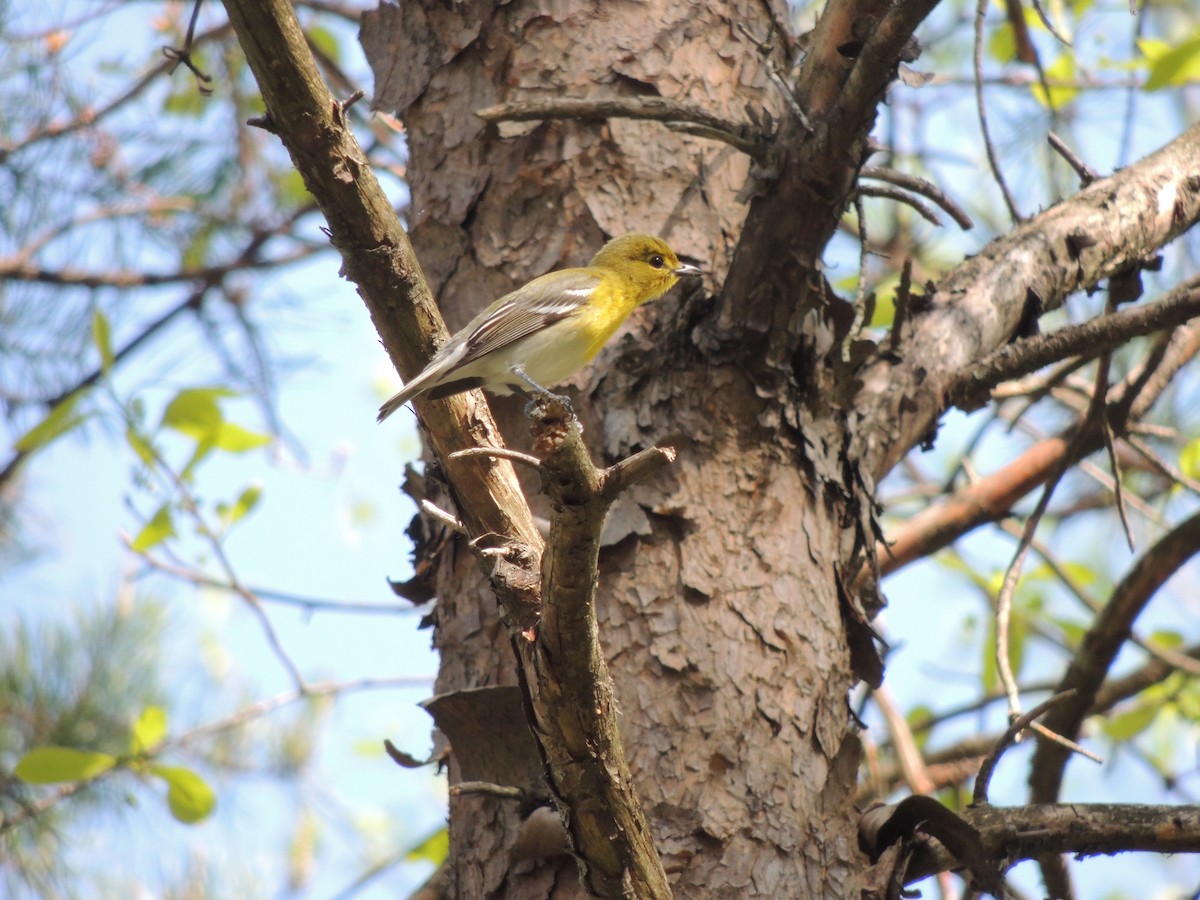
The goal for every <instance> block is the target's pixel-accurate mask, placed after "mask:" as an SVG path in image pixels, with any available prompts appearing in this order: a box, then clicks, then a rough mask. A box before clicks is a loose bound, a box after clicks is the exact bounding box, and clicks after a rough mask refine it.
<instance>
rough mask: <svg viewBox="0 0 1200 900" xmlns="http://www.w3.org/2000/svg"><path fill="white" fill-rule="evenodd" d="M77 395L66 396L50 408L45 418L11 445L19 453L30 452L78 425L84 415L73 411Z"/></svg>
mask: <svg viewBox="0 0 1200 900" xmlns="http://www.w3.org/2000/svg"><path fill="white" fill-rule="evenodd" d="M77 397H78V395H76V396H73V397H68V398H67V399H66V400H64V401H63V402H62V403H60V404H58V405H57V406H56V407H54V409H52V410H50V414H49V415H48V416H46V418H44V419H42V421H40V422H38V423H37V424H36V425H34V426H33V427H32V428H30V429H29V430H28V431H27V432H25V433H24V434H23V435H21V436H20V437H19V438H17V442H16V444H14V445H13V446H14V447H15V448H16V449H17V450H18V451H19V452H21V453H32V452H33V451H34V450H40V449H41V448H42V447H45V446H46V445H47V444H49V443H50V442H51V441H53V440H54V439H55V438H58V437H61V436H62V435H64V434H66V433H67V432H68V431H70V430H71V429H73V428H75V427H76V426H77V425H79V423H80V422H82V421H83V420H84V418H85V416H82V415H79V414H77V413H76V412H75V401H76V399H77Z"/></svg>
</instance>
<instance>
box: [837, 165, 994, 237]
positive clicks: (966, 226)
mask: <svg viewBox="0 0 1200 900" xmlns="http://www.w3.org/2000/svg"><path fill="white" fill-rule="evenodd" d="M858 174H859V176H860V177H862V178H874V179H876V180H877V181H886V182H887V183H888V184H894V185H896V187H901V188H905V189H906V190H910V191H912V192H913V193H914V194H920V195H921V196H922V197H928V198H929V199H930V200H932V201H933V202H934V203H936V204H937V205H938V206H940V207H941V208H942V209H943V210H945V212H946V214H947V215H948V216H950V218H952V219H953V220H954V221H955V222H956V223H957V224H958V226H959V227H960V228H962V230H963V231H970V230H971V229H972V228H974V227H975V223H974V222H973V221H971V217H970V216H968V215H967V214H966V212H965V211H964V210H963V208H962V207H961V206H959V205H958V204H957V203H955V202H954V201H953V200H951V199H950V197H949V196H947V195H946V193H945V191H943V190H942V189H941V188H939V187H938V186H937V185H935V184H933V183H932V182H929V181H926V180H925V179H924V178H918V177H917V176H916V175H908V174H905V173H904V172H897V171H896V170H895V169H889V168H887V167H886V166H863V167H862V168H861V169H859V170H858Z"/></svg>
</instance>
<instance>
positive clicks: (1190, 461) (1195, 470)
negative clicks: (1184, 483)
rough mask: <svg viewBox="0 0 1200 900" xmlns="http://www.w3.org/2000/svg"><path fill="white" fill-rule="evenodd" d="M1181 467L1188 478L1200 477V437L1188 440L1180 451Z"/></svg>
mask: <svg viewBox="0 0 1200 900" xmlns="http://www.w3.org/2000/svg"><path fill="white" fill-rule="evenodd" d="M1179 468H1180V471H1182V472H1183V474H1184V475H1186V476H1187V477H1188V478H1191V479H1196V478H1200V438H1197V439H1196V440H1194V441H1188V442H1187V444H1186V445H1184V448H1183V449H1182V450H1181V451H1180V452H1179Z"/></svg>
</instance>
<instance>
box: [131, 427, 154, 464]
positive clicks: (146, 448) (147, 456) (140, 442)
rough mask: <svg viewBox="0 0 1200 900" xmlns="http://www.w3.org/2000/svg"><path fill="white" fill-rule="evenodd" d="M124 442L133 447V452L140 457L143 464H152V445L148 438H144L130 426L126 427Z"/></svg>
mask: <svg viewBox="0 0 1200 900" xmlns="http://www.w3.org/2000/svg"><path fill="white" fill-rule="evenodd" d="M125 443H127V444H128V445H129V446H130V447H132V448H133V452H134V453H136V454H137V457H138V459H140V460H141V461H142V462H143V463H144V464H145V465H147V466H152V465H154V460H155V453H154V447H153V445H152V444H151V443H150V442H149V441H148V440H146V438H144V437H142V436H141V435H140V434H139V433H138V432H136V431H134V430H133V429H132V428H126V429H125Z"/></svg>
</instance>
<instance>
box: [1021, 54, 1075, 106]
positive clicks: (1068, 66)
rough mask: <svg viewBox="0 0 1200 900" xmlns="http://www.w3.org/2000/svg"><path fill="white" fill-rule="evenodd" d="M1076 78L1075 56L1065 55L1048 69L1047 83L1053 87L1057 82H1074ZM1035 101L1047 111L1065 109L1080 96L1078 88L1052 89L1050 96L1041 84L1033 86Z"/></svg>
mask: <svg viewBox="0 0 1200 900" xmlns="http://www.w3.org/2000/svg"><path fill="white" fill-rule="evenodd" d="M1075 76H1076V69H1075V54H1073V53H1064V54H1062V55H1061V56H1060V57H1059V58H1058V59H1056V60H1055V61H1054V62H1053V63H1051V64H1050V65H1049V66H1047V67H1046V82H1047V84H1051V85H1053V84H1054V82H1056V81H1073V80H1074V79H1075ZM1030 90H1032V91H1033V99H1035V100H1037V102H1038V103H1040V104H1041V105H1042V106H1044V107H1046V108H1047V109H1063V108H1064V107H1066V106H1067V105H1069V104H1070V102H1071V101H1072V100H1074V99H1075V97H1076V95H1078V94H1079V88H1077V87H1051V88H1050V92H1049V95H1047V93H1046V89H1045V88H1044V87H1042V86H1041V84H1035V85H1033V86H1032V87H1031V88H1030Z"/></svg>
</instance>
